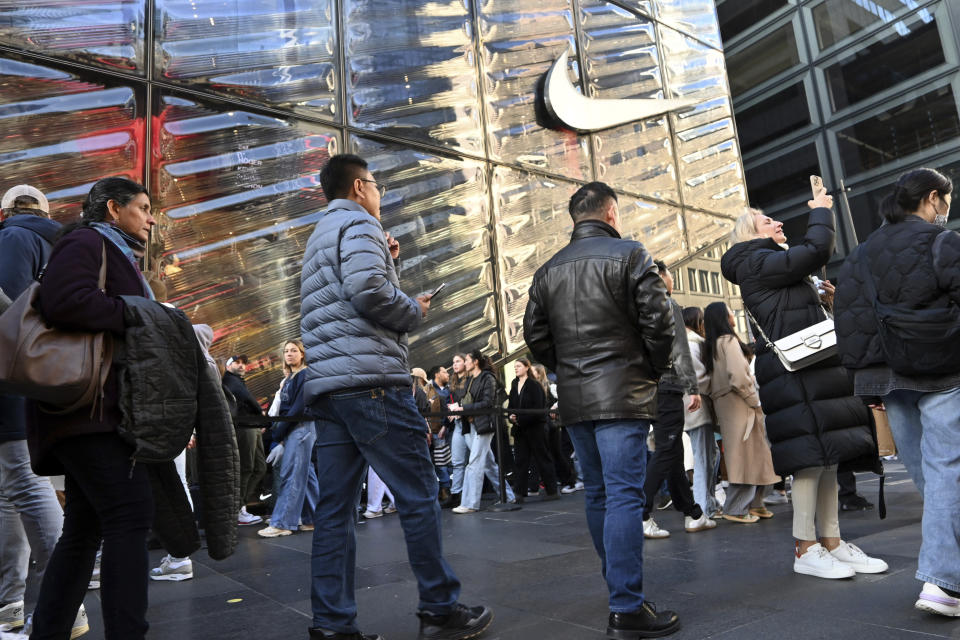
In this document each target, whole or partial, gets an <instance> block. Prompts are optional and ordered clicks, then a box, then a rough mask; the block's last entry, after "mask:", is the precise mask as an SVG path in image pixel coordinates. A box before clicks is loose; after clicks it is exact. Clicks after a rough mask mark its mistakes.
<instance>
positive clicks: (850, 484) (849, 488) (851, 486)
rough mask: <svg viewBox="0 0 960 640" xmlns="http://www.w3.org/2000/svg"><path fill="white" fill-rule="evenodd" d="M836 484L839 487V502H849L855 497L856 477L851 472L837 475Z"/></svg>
mask: <svg viewBox="0 0 960 640" xmlns="http://www.w3.org/2000/svg"><path fill="white" fill-rule="evenodd" d="M837 484H838V485H839V486H840V492H839V493H840V500H841V501H843V500H849V499H850V498H853V497H856V495H857V477H856V476H855V475H853V471H841V472H839V473H837Z"/></svg>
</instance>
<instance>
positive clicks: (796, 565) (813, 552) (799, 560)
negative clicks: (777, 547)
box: [793, 542, 857, 580]
mask: <svg viewBox="0 0 960 640" xmlns="http://www.w3.org/2000/svg"><path fill="white" fill-rule="evenodd" d="M794 555H795V560H794V561H793V570H794V572H796V573H802V574H805V575H808V576H816V577H818V578H830V579H833V580H835V579H838V578H852V577H853V576H855V575H856V573H857V572H856V571H854V570H853V567H851V566H850V565H848V564H844V563H843V562H840V561H839V560H838V559H836V558H835V557H833V555H831V554H830V552H829V551H827V550H826V549H825V548H824V547H823V545H822V544H820V543H819V542H818V543H817V544H815V545H813V546H812V547H810V548H809V549H807V552H806V553H805V554H803V555H802V556H801V555H796V554H794Z"/></svg>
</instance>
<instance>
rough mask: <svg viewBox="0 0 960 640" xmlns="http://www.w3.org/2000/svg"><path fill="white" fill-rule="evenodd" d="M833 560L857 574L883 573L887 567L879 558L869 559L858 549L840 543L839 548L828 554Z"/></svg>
mask: <svg viewBox="0 0 960 640" xmlns="http://www.w3.org/2000/svg"><path fill="white" fill-rule="evenodd" d="M830 555H832V556H833V557H834V558H836V559H837V560H839V561H840V562H842V563H843V564H845V565H848V566H850V567H852V568H853V570H854V571H856V572H857V573H883V572H884V571H886V570H887V569H889V567H888V566H887V563H886V562H884V561H883V560H881V559H880V558H871V557H870V556H868V555H867V554H865V553H864V552H863V551H862V550H861V549H860V547H858V546H857V545H855V544H850V543H849V542H844V541H843V540H841V541H840V546H838V547H837V548H836V549H834V550H833V551H831V552H830Z"/></svg>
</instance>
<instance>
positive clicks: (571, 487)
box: [560, 482, 583, 493]
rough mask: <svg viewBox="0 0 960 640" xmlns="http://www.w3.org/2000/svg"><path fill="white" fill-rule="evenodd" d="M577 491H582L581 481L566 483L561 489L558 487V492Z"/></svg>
mask: <svg viewBox="0 0 960 640" xmlns="http://www.w3.org/2000/svg"><path fill="white" fill-rule="evenodd" d="M577 491H583V483H582V482H575V483H573V484H568V485H567V486H565V487H564V488H563V489H560V493H575V492H577Z"/></svg>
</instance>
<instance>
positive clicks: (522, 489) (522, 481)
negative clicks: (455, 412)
mask: <svg viewBox="0 0 960 640" xmlns="http://www.w3.org/2000/svg"><path fill="white" fill-rule="evenodd" d="M513 370H514V372H515V373H516V375H517V377H516V378H514V379H513V384H512V385H511V386H510V402H509V404H508V405H507V410H508V411H518V410H523V411H527V410H531V411H539V412H540V413H519V414H511V415H510V423H511V424H513V425H514V428H513V447H514V451H515V454H514V459H515V461H516V474H515V476H516V477H515V478H514V480H513V492H514V494H516V496H517V501H518V502H523V499H524V498H526V497H527V475H528V472H529V470H530V458H531V456H532V457H533V463H534V464H535V465H536V466H537V472H538V473H539V474H540V479H541V480H542V481H543V486H544V488H545V489H546V491H547V496H546V498H544V499H545V500H556V499H558V498H559V497H560V494H559V493H558V491H557V474H556V469H555V467H554V466H553V457H552V456H551V455H550V450H549V449H548V448H547V431H546V429H547V414H546V410H547V409H548V408H549V406H548V404H547V394H546V391H545V390H544V388H543V387H542V386H541V385H540V383H539V382H537V381H536V380H535V379H534V378H533V376H532V375H529V374H530V373H531V371H530V361H529V360H527V359H526V358H520V359H518V360H517V361H516V362H515V363H514V365H513Z"/></svg>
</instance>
